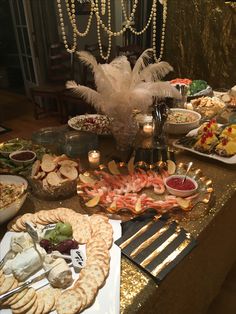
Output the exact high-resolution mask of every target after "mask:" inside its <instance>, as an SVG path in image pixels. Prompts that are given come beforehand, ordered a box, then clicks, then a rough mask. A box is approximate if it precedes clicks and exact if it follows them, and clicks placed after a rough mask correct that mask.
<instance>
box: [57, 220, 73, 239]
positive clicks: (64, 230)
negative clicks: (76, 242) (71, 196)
mask: <svg viewBox="0 0 236 314" xmlns="http://www.w3.org/2000/svg"><path fill="white" fill-rule="evenodd" d="M56 230H57V231H58V232H59V233H60V234H62V235H65V236H68V237H71V236H72V227H71V225H70V224H69V223H62V222H59V223H57V224H56Z"/></svg>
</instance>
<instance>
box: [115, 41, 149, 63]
mask: <svg viewBox="0 0 236 314" xmlns="http://www.w3.org/2000/svg"><path fill="white" fill-rule="evenodd" d="M143 51H144V49H143V48H141V47H139V46H137V45H128V46H116V55H117V56H126V57H127V59H128V60H129V62H130V64H131V67H132V68H133V66H134V65H135V63H136V61H137V59H138V58H139V57H140V55H141V54H142V52H143Z"/></svg>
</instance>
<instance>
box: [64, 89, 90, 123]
mask: <svg viewBox="0 0 236 314" xmlns="http://www.w3.org/2000/svg"><path fill="white" fill-rule="evenodd" d="M60 106H61V110H62V111H61V116H62V122H67V121H68V119H69V118H70V117H74V116H76V115H81V114H86V113H96V110H95V109H94V108H93V107H92V106H91V105H90V104H88V103H87V102H86V101H84V100H83V99H82V98H81V97H79V96H75V95H74V94H73V93H72V92H71V91H69V90H67V91H65V92H63V93H61V94H60Z"/></svg>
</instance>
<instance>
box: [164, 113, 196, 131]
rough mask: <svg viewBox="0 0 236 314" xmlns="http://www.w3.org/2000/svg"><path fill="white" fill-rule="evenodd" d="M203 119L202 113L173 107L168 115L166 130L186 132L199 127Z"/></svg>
mask: <svg viewBox="0 0 236 314" xmlns="http://www.w3.org/2000/svg"><path fill="white" fill-rule="evenodd" d="M200 120H201V115H200V113H198V112H196V111H193V110H188V109H181V108H172V109H170V113H169V115H168V119H167V123H166V130H167V132H168V133H171V134H186V133H188V132H189V131H191V130H193V129H195V128H197V127H198V126H199V122H200Z"/></svg>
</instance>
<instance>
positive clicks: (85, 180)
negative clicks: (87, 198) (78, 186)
mask: <svg viewBox="0 0 236 314" xmlns="http://www.w3.org/2000/svg"><path fill="white" fill-rule="evenodd" d="M79 179H80V181H81V182H83V183H88V184H91V185H94V184H95V183H96V180H94V179H92V178H91V177H89V176H85V175H84V174H82V173H80V174H79Z"/></svg>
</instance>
